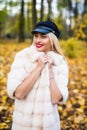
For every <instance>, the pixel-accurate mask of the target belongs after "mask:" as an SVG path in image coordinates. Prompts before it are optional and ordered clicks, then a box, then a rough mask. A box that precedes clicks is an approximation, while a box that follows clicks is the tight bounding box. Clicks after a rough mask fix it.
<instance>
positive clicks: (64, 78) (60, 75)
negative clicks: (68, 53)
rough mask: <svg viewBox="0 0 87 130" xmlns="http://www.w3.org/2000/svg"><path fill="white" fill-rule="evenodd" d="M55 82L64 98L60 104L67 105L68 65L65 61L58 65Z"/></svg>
mask: <svg viewBox="0 0 87 130" xmlns="http://www.w3.org/2000/svg"><path fill="white" fill-rule="evenodd" d="M56 68H57V71H56V72H55V73H56V76H55V80H56V83H57V86H58V88H59V90H60V92H61V94H62V96H63V100H62V101H60V102H59V104H62V103H65V102H66V101H67V99H68V65H67V63H66V62H65V60H64V59H62V62H61V64H60V65H58V67H56Z"/></svg>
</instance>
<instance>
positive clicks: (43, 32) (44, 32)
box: [31, 28, 50, 34]
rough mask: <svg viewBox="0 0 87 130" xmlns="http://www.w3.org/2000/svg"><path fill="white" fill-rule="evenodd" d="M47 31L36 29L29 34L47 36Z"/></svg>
mask: <svg viewBox="0 0 87 130" xmlns="http://www.w3.org/2000/svg"><path fill="white" fill-rule="evenodd" d="M49 32H50V31H49V30H46V29H43V28H36V29H35V30H33V31H32V32H31V33H32V34H35V33H42V34H47V33H49Z"/></svg>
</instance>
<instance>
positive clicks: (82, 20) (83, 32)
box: [74, 14, 87, 40]
mask: <svg viewBox="0 0 87 130" xmlns="http://www.w3.org/2000/svg"><path fill="white" fill-rule="evenodd" d="M75 21H76V23H75V28H74V35H75V37H76V38H78V39H85V40H87V14H85V15H84V16H83V17H81V16H78V18H77V19H76V20H75Z"/></svg>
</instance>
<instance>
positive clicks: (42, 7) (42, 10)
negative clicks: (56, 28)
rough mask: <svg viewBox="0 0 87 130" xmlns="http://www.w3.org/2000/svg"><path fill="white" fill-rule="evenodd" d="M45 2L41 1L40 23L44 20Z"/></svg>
mask: <svg viewBox="0 0 87 130" xmlns="http://www.w3.org/2000/svg"><path fill="white" fill-rule="evenodd" d="M43 1H44V0H41V15H40V21H42V20H43V13H44V6H43Z"/></svg>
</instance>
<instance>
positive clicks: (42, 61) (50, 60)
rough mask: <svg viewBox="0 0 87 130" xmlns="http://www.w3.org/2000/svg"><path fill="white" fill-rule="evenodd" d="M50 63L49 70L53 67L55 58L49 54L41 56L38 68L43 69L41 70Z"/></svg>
mask: <svg viewBox="0 0 87 130" xmlns="http://www.w3.org/2000/svg"><path fill="white" fill-rule="evenodd" d="M47 63H48V67H49V69H50V68H51V67H52V65H53V58H52V57H51V56H49V55H47V54H44V55H40V56H39V57H38V60H37V66H38V67H39V68H41V70H42V69H43V68H44V66H45V65H46V64H47Z"/></svg>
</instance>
